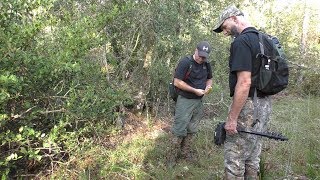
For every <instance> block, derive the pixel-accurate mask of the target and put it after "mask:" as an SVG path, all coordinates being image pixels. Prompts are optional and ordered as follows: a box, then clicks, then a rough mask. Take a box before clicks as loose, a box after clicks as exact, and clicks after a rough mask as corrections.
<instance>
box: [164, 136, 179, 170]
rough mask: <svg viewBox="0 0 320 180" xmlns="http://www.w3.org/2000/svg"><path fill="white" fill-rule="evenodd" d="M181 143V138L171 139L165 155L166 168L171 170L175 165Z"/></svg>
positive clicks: (174, 137)
mask: <svg viewBox="0 0 320 180" xmlns="http://www.w3.org/2000/svg"><path fill="white" fill-rule="evenodd" d="M181 142H182V137H179V136H173V137H172V138H171V146H170V149H169V151H168V154H167V157H166V158H167V166H168V167H170V168H172V167H174V166H175V165H176V163H177V159H178V155H179V154H180V152H181V149H180V148H181Z"/></svg>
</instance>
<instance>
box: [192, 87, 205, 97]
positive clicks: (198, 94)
mask: <svg viewBox="0 0 320 180" xmlns="http://www.w3.org/2000/svg"><path fill="white" fill-rule="evenodd" d="M194 93H195V94H196V95H197V96H203V95H204V93H205V91H204V90H203V89H194Z"/></svg>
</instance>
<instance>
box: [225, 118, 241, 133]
mask: <svg viewBox="0 0 320 180" xmlns="http://www.w3.org/2000/svg"><path fill="white" fill-rule="evenodd" d="M224 129H225V130H226V133H227V134H228V135H234V134H236V133H238V131H237V121H231V120H227V121H226V124H225V126H224Z"/></svg>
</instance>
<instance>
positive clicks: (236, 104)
mask: <svg viewBox="0 0 320 180" xmlns="http://www.w3.org/2000/svg"><path fill="white" fill-rule="evenodd" d="M249 30H255V28H254V27H252V26H251V24H250V23H249V21H248V20H247V19H245V17H244V14H243V13H242V12H241V11H240V10H239V9H237V8H236V7H235V6H233V5H231V6H228V7H227V8H225V9H224V10H223V11H222V13H221V14H220V17H219V20H218V23H217V24H216V26H215V27H214V29H213V31H214V32H216V33H220V32H223V34H224V35H226V36H231V37H233V42H232V43H231V47H230V59H229V68H230V73H229V86H230V96H231V97H232V98H233V100H232V103H231V106H230V109H229V114H228V117H227V120H226V124H225V130H226V133H227V137H226V142H225V144H224V156H225V157H224V159H225V160H224V164H225V179H258V173H259V162H260V154H261V147H262V141H261V138H259V137H258V136H255V135H248V134H238V132H237V126H241V127H242V128H245V129H246V130H255V131H264V130H266V127H267V123H268V121H269V116H270V113H271V99H270V97H269V96H267V95H266V94H263V93H262V92H260V91H258V90H256V89H255V87H253V86H252V84H251V79H252V77H253V76H254V75H256V74H257V73H258V72H259V68H258V67H259V66H260V65H259V64H257V62H255V61H254V60H256V54H258V53H260V46H259V38H258V35H257V34H256V33H251V32H247V33H246V31H249Z"/></svg>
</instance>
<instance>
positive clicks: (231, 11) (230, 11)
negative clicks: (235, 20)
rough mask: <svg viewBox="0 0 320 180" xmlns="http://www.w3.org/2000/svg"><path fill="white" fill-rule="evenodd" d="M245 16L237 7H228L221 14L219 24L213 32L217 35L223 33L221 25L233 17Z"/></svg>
mask: <svg viewBox="0 0 320 180" xmlns="http://www.w3.org/2000/svg"><path fill="white" fill-rule="evenodd" d="M240 15H242V16H243V12H242V11H240V10H239V9H238V8H236V6H235V5H230V6H228V7H226V8H225V9H224V10H223V11H222V12H221V14H220V16H219V19H218V23H217V24H216V25H215V27H214V28H213V31H214V32H216V33H220V32H222V29H221V28H220V27H221V25H222V24H223V22H224V21H225V20H226V19H228V18H229V17H231V16H240Z"/></svg>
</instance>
